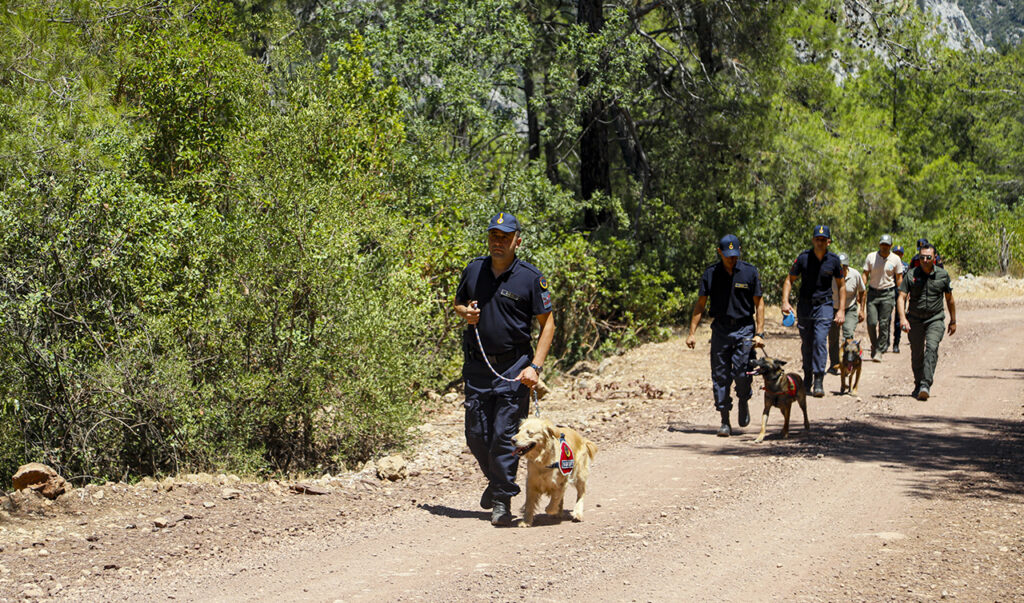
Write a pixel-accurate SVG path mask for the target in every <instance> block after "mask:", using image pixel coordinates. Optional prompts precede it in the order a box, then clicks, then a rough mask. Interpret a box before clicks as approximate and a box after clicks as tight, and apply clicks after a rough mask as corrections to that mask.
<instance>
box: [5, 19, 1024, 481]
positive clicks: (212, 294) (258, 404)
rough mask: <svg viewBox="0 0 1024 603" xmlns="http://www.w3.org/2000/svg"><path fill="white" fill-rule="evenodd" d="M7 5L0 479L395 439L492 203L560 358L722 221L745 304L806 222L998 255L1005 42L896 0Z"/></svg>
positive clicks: (1006, 181)
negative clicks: (734, 245) (940, 22)
mask: <svg viewBox="0 0 1024 603" xmlns="http://www.w3.org/2000/svg"><path fill="white" fill-rule="evenodd" d="M581 6H584V7H590V8H595V7H596V9H597V10H600V11H602V12H601V14H600V15H599V16H600V18H599V19H596V20H593V21H589V22H586V23H584V22H580V21H581V20H580V19H579V18H578V15H577V12H576V11H577V10H578V8H579V7H581ZM6 8H7V10H6V12H4V13H3V14H2V15H0V42H2V44H0V156H2V157H3V158H4V161H3V162H0V258H2V263H0V418H2V419H3V421H2V427H0V472H2V471H9V470H11V469H12V468H13V467H15V466H16V465H18V464H20V463H22V462H24V461H27V460H43V461H47V462H50V463H53V464H55V465H56V466H58V468H60V469H61V470H62V471H63V472H64V473H65V474H67V475H72V476H83V477H84V478H105V477H111V478H115V477H116V478H123V477H132V476H137V475H140V474H143V473H161V472H173V471H182V470H188V469H199V468H215V467H216V468H219V467H224V468H227V467H230V468H233V469H235V470H242V471H248V472H253V473H270V472H287V471H294V470H303V469H311V468H317V467H322V468H332V467H334V466H337V465H339V464H341V463H352V462H359V461H362V460H365V459H367V458H370V457H372V456H373V455H376V454H380V453H382V452H385V451H388V450H391V449H398V448H401V447H402V446H403V445H405V443H406V440H407V437H408V436H407V434H408V433H409V431H408V428H409V427H410V426H411V425H412V424H413V422H414V421H415V420H416V419H417V416H418V413H419V411H420V407H419V404H420V400H421V399H422V398H423V397H424V396H423V394H424V390H426V389H429V388H439V387H444V386H446V385H448V384H450V383H452V382H454V381H456V380H457V377H458V374H459V365H460V363H461V352H460V347H459V344H458V341H459V334H460V329H461V327H462V324H461V323H460V321H459V320H458V318H457V316H455V315H454V314H453V312H452V311H451V301H452V296H453V294H454V290H455V287H456V283H457V280H458V277H459V274H460V270H461V268H462V267H463V266H464V265H465V264H466V262H467V261H468V260H469V259H470V258H471V257H473V256H475V255H478V254H480V253H482V252H483V251H484V250H485V246H484V240H485V236H484V228H483V226H484V223H485V220H486V219H487V217H488V216H489V215H490V214H492V213H494V212H497V211H512V212H515V213H516V214H517V215H518V216H519V217H520V219H521V221H522V222H523V223H524V231H523V236H524V241H525V244H524V247H523V248H522V251H521V253H522V256H523V257H524V258H526V259H527V260H529V261H531V262H533V263H535V264H536V265H537V266H539V267H540V268H541V269H542V270H543V271H544V272H545V273H546V274H547V275H548V277H549V280H550V282H551V289H552V291H553V293H554V297H555V302H556V310H555V314H554V318H555V323H556V326H557V331H556V340H555V345H554V349H553V364H555V365H556V366H559V367H568V366H571V365H572V364H573V363H574V362H575V361H577V360H578V359H580V358H583V357H586V356H589V355H601V354H606V353H610V352H612V351H614V350H615V349H617V348H618V347H620V346H628V345H632V344H634V343H636V342H639V341H641V340H643V339H644V338H656V337H659V336H661V335H662V334H663V333H664V329H665V327H666V326H667V325H671V324H674V323H678V322H679V321H681V320H685V318H686V317H687V316H688V314H689V310H690V304H691V303H692V301H693V300H694V297H695V292H696V286H695V285H696V280H697V278H698V276H699V274H700V273H701V272H702V270H703V269H704V267H705V266H706V265H708V264H709V263H711V262H713V261H715V260H716V256H715V253H714V241H715V240H716V239H717V238H718V237H720V236H721V235H722V234H725V233H726V232H733V233H735V234H737V235H739V236H740V238H741V240H742V241H743V247H744V254H745V258H746V259H748V260H750V261H752V262H753V263H754V264H755V265H757V266H758V267H759V268H760V270H761V274H762V279H763V281H764V284H765V295H766V297H767V298H768V300H769V301H777V296H778V294H779V289H780V286H779V285H780V283H781V280H782V278H783V277H784V275H785V274H786V271H787V269H788V267H789V265H790V263H791V262H792V259H793V257H794V256H795V255H796V254H797V253H798V252H799V251H800V250H801V249H802V248H805V247H806V246H807V245H808V232H809V229H810V226H811V225H812V224H815V223H819V222H824V223H828V224H830V225H831V226H832V230H833V233H834V237H835V247H834V248H835V249H837V250H839V251H846V252H848V253H850V254H851V255H852V257H862V254H863V253H865V252H867V251H869V250H870V249H873V248H874V246H875V242H876V241H877V236H878V234H879V233H881V232H892V233H894V234H895V236H896V237H897V238H898V239H899V241H900V242H902V243H903V244H904V245H905V246H908V247H909V246H911V245H912V243H913V241H914V240H915V239H916V238H918V237H919V236H927V237H928V238H929V239H931V240H933V241H934V242H935V243H936V244H937V245H938V246H939V249H940V251H941V253H942V254H943V256H944V257H945V258H946V259H947V261H948V262H949V263H950V264H951V265H952V266H953V267H954V268H956V269H958V270H961V271H972V272H984V271H990V270H996V269H1000V270H1008V269H1019V260H1017V263H1014V259H1015V258H1020V257H1021V256H1020V253H1022V245H1024V237H1022V236H1021V233H1022V232H1024V205H1022V204H1021V202H1020V200H1021V196H1022V195H1024V188H1022V187H1024V184H1022V183H1024V172H1022V167H1021V166H1022V165H1024V157H1022V155H1021V153H1022V151H1021V149H1022V148H1024V144H1022V142H1024V125H1022V124H1024V105H1022V101H1021V97H1020V94H1019V91H1020V90H1021V89H1024V82H1022V81H1021V77H1022V76H1021V74H1022V73H1024V69H1022V60H1024V54H1022V51H1021V50H1020V49H1018V48H1005V49H1003V52H1001V53H980V54H971V53H957V52H952V51H948V50H945V49H943V48H942V46H941V44H940V41H939V40H937V39H935V38H934V36H933V35H932V34H931V33H929V32H932V31H934V28H933V23H931V22H929V21H928V20H927V19H926V18H925V17H924V16H923V15H921V14H920V12H919V11H918V10H917V8H916V5H915V3H913V2H909V1H903V0H901V1H900V2H884V1H880V0H879V1H876V0H865V1H864V2H857V3H850V2H843V1H842V0H801V1H800V2H766V1H765V0H736V1H734V2H729V3H722V2H708V1H706V0H671V1H668V2H656V3H640V4H637V3H627V2H618V1H616V2H611V3H608V2H605V3H600V2H598V3H593V2H590V3H579V2H572V3H570V2H561V1H553V0H530V1H527V2H520V1H513V0H447V1H444V2H434V3H423V2H419V3H417V2H394V1H391V0H372V1H369V2H334V3H321V2H312V1H306V0H253V1H249V0H245V1H243V0H238V1H236V2H231V3H211V2H205V3H204V2H200V3H196V2H184V1H179V0H161V1H158V2H145V3H129V2H127V1H122V2H114V3H109V2H107V3H100V2H96V1H94V0H76V1H74V2H56V1H55V0H47V1H44V2H25V1H14V2H8V3H7V6H6ZM858 15H859V16H858ZM596 134H599V135H596ZM584 147H586V148H584ZM584 155H586V156H587V157H590V158H598V160H599V161H600V162H604V165H603V166H599V167H601V168H602V169H606V172H607V182H601V183H600V185H599V186H597V187H595V186H594V182H591V181H588V185H587V186H584V183H583V180H584V178H591V176H590V175H586V176H584V175H583V172H584V171H585V170H584V163H585V162H584V160H583V159H582V157H583V156H584ZM591 167H592V166H591ZM587 169H588V170H589V169H591V168H587ZM588 174H589V172H588ZM584 190H586V191H587V195H586V196H587V198H586V199H584V198H583V196H584V195H583V191H584ZM594 190H596V192H594V193H593V194H590V191H594Z"/></svg>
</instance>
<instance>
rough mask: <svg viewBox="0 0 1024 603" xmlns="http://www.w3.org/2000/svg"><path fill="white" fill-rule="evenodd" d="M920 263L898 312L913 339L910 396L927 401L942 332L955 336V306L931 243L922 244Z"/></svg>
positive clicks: (908, 281) (902, 293)
mask: <svg viewBox="0 0 1024 603" xmlns="http://www.w3.org/2000/svg"><path fill="white" fill-rule="evenodd" d="M918 260H919V261H920V265H919V266H917V267H915V268H911V269H910V274H908V275H907V278H905V279H903V283H902V284H901V285H900V300H899V303H897V304H896V311H897V312H899V313H900V323H901V324H902V325H903V332H904V333H907V339H908V340H910V365H911V367H913V369H914V393H913V394H911V395H913V396H914V397H915V398H917V399H918V400H927V399H928V396H930V395H931V387H932V383H933V380H934V377H935V365H936V363H937V362H938V360H939V342H940V341H942V334H943V331H944V330H948V332H949V334H950V335H952V334H953V333H956V304H955V303H954V302H953V287H952V284H951V283H950V280H949V273H948V272H946V270H945V268H940V267H938V266H936V265H935V248H934V247H932V246H931V245H930V244H928V243H925V244H924V245H922V246H921V250H920V252H919V253H918ZM943 298H945V300H946V307H947V308H949V326H948V327H946V324H945V319H946V315H945V313H944V312H943V311H942V300H943ZM944 328H945V329H944Z"/></svg>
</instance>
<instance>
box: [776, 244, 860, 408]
mask: <svg viewBox="0 0 1024 603" xmlns="http://www.w3.org/2000/svg"><path fill="white" fill-rule="evenodd" d="M811 236H812V237H813V244H814V246H813V247H811V248H810V249H805V250H804V251H802V252H801V253H800V255H798V256H797V257H796V260H795V261H794V262H793V265H792V266H791V267H790V268H789V277H787V278H786V280H784V281H783V282H782V313H783V314H784V315H785V314H789V313H791V312H792V311H793V307H792V306H791V305H790V303H789V294H790V292H791V291H792V289H793V282H794V281H796V280H797V279H800V292H799V295H798V301H797V305H796V317H797V328H798V329H799V330H800V341H801V354H802V356H803V366H804V383H805V384H807V383H812V381H811V379H812V378H813V385H812V386H811V389H810V393H811V395H812V396H815V397H817V398H821V397H822V396H824V395H825V386H824V381H825V368H826V366H825V365H826V364H827V363H828V331H829V326H830V323H832V322H835V323H837V324H840V325H841V324H843V320H844V319H845V317H846V284H845V283H844V282H843V266H842V262H840V261H839V256H837V255H836V254H834V253H832V252H831V251H829V250H828V246H829V245H831V244H832V231H831V229H829V227H828V226H825V225H824V224H821V225H818V226H815V227H814V231H813V232H812V234H811ZM833 282H835V283H836V287H837V288H838V291H839V305H838V307H837V308H833V304H832V283H833ZM805 386H806V385H805Z"/></svg>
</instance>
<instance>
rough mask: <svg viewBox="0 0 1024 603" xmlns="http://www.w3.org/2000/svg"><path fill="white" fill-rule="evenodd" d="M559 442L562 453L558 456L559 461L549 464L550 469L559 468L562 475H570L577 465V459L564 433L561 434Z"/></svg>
mask: <svg viewBox="0 0 1024 603" xmlns="http://www.w3.org/2000/svg"><path fill="white" fill-rule="evenodd" d="M558 443H559V448H561V454H560V455H559V457H558V462H557V463H551V464H550V465H548V469H558V470H559V471H561V472H562V475H569V474H570V473H572V470H573V468H574V467H575V466H576V459H575V458H574V457H573V455H572V448H570V447H569V444H568V443H567V442H566V441H565V434H564V433H562V434H559V438H558Z"/></svg>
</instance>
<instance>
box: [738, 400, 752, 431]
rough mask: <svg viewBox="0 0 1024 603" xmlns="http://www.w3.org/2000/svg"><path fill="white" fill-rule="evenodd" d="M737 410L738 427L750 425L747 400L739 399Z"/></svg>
mask: <svg viewBox="0 0 1024 603" xmlns="http://www.w3.org/2000/svg"><path fill="white" fill-rule="evenodd" d="M739 410H740V416H739V422H740V427H746V426H747V425H750V405H749V404H748V403H747V400H740V408H739Z"/></svg>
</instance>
